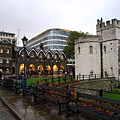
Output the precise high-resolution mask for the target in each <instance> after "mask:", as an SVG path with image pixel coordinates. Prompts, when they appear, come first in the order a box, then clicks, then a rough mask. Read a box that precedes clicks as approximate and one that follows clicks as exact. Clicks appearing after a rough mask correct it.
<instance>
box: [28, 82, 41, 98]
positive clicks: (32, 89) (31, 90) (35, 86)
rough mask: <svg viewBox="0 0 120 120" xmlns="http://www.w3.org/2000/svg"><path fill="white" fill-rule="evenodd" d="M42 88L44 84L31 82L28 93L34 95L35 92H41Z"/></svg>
mask: <svg viewBox="0 0 120 120" xmlns="http://www.w3.org/2000/svg"><path fill="white" fill-rule="evenodd" d="M40 88H42V85H40V84H37V83H33V82H31V83H30V85H29V86H27V94H30V95H33V96H34V95H35V94H37V93H40V92H41V89H40Z"/></svg>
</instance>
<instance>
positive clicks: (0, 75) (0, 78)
mask: <svg viewBox="0 0 120 120" xmlns="http://www.w3.org/2000/svg"><path fill="white" fill-rule="evenodd" d="M1 81H2V72H1V71H0V85H1Z"/></svg>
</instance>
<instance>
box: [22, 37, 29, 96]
mask: <svg viewBox="0 0 120 120" xmlns="http://www.w3.org/2000/svg"><path fill="white" fill-rule="evenodd" d="M27 40H28V39H27V38H26V36H24V37H23V38H22V42H23V47H24V77H23V81H22V85H23V86H22V87H23V96H25V95H26V94H27V91H26V85H27V82H26V80H27V79H26V45H27Z"/></svg>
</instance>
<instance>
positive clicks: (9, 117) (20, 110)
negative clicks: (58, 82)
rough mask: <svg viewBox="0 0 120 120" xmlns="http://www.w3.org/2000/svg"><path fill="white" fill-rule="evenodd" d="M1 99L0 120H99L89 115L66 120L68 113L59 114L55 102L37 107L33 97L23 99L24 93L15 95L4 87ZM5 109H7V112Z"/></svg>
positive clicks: (70, 117) (40, 104) (0, 95)
mask: <svg viewBox="0 0 120 120" xmlns="http://www.w3.org/2000/svg"><path fill="white" fill-rule="evenodd" d="M0 97H1V101H0V120H16V119H17V120H98V119H97V118H94V117H91V116H89V115H87V114H79V115H77V114H74V115H72V116H69V117H67V118H66V117H65V116H66V113H64V114H62V115H58V114H57V113H58V106H57V105H55V104H54V103H53V102H47V103H44V102H43V101H41V102H40V103H38V104H37V105H35V104H34V102H33V97H32V96H30V95H28V96H27V97H23V96H22V93H18V94H15V91H13V90H9V89H5V88H3V87H2V86H0ZM1 103H2V104H1ZM3 107H5V108H6V107H7V109H8V110H7V112H6V111H5V110H3ZM1 116H2V117H1ZM13 116H14V117H15V118H16V119H15V118H13Z"/></svg>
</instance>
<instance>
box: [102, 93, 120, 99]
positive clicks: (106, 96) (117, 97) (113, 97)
mask: <svg viewBox="0 0 120 120" xmlns="http://www.w3.org/2000/svg"><path fill="white" fill-rule="evenodd" d="M103 97H105V98H110V99H115V100H120V94H114V93H106V94H104V95H103Z"/></svg>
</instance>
